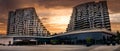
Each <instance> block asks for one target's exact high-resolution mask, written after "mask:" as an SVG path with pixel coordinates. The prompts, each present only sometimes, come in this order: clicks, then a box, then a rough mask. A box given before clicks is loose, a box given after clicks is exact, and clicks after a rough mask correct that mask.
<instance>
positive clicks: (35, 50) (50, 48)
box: [0, 45, 120, 51]
mask: <svg viewBox="0 0 120 51" xmlns="http://www.w3.org/2000/svg"><path fill="white" fill-rule="evenodd" d="M119 49H120V45H116V46H106V45H93V46H90V47H86V46H83V45H37V46H0V51H119Z"/></svg>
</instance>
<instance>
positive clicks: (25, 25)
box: [7, 7, 49, 36]
mask: <svg viewBox="0 0 120 51" xmlns="http://www.w3.org/2000/svg"><path fill="white" fill-rule="evenodd" d="M8 16H9V17H8V29H7V34H8V35H11V36H48V35H49V31H48V30H47V29H46V28H45V27H44V26H43V24H42V23H41V21H40V19H39V18H38V16H37V14H36V11H35V8H33V7H30V8H21V9H16V10H15V11H10V12H9V15H8Z"/></svg>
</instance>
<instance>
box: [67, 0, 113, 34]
mask: <svg viewBox="0 0 120 51" xmlns="http://www.w3.org/2000/svg"><path fill="white" fill-rule="evenodd" d="M86 29H107V30H111V28H110V20H109V13H108V7H107V1H99V2H88V3H84V4H80V5H77V6H75V7H74V8H73V13H72V16H71V20H70V23H69V24H68V28H67V32H70V31H74V30H86Z"/></svg>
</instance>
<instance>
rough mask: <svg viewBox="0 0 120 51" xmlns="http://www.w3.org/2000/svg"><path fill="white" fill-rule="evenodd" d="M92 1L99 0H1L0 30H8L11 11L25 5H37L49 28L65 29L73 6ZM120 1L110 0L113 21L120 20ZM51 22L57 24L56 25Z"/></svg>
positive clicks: (38, 12) (43, 20)
mask: <svg viewBox="0 0 120 51" xmlns="http://www.w3.org/2000/svg"><path fill="white" fill-rule="evenodd" d="M90 1H98V0H0V23H3V25H1V24H0V27H1V28H0V30H2V31H3V30H4V31H6V27H7V18H8V12H9V11H11V10H15V9H18V8H24V7H35V9H36V12H37V15H38V16H39V18H40V19H41V21H42V22H43V23H44V24H45V26H46V25H47V26H46V27H47V28H48V29H49V30H51V31H52V30H54V29H56V31H55V30H54V32H61V31H65V29H66V28H65V27H64V26H66V27H67V24H68V23H69V20H70V16H71V13H72V7H74V6H76V5H78V4H82V3H86V2H90ZM119 3H120V0H108V7H109V12H110V17H111V22H120V21H119V20H118V19H120V17H119V16H120V14H119V13H120V5H119ZM50 24H51V25H53V24H55V26H51V25H50ZM57 24H58V25H57ZM48 25H50V26H48ZM63 25H64V26H63ZM57 27H64V28H62V29H61V28H57ZM52 28H53V29H52Z"/></svg>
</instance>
